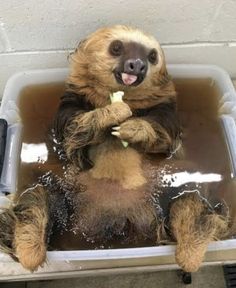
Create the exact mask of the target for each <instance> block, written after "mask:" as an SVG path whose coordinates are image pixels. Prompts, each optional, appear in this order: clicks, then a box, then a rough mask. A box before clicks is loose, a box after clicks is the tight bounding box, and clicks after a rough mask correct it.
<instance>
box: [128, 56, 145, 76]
mask: <svg viewBox="0 0 236 288" xmlns="http://www.w3.org/2000/svg"><path fill="white" fill-rule="evenodd" d="M146 71H147V65H146V64H145V63H144V62H143V61H142V60H141V59H128V60H126V61H125V64H124V72H125V73H127V74H134V75H139V74H142V75H145V73H146Z"/></svg>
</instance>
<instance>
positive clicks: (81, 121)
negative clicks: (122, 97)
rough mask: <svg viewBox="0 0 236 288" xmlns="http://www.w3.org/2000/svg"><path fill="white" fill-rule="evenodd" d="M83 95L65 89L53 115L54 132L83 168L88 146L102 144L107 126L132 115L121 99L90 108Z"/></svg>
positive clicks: (73, 159) (70, 155)
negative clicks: (55, 113) (102, 106)
mask: <svg viewBox="0 0 236 288" xmlns="http://www.w3.org/2000/svg"><path fill="white" fill-rule="evenodd" d="M85 99H86V98H85V97H84V96H80V95H77V94H75V93H72V92H67V93H66V94H65V95H64V96H63V97H62V99H61V103H60V106H59V109H58V112H57V115H56V118H55V125H54V127H55V134H56V138H57V139H58V141H59V142H62V144H63V146H64V149H65V152H66V155H67V157H68V159H70V160H71V161H72V162H75V163H76V164H77V165H79V167H80V168H82V169H83V168H84V161H89V160H88V153H87V148H88V146H89V145H94V144H99V143H102V142H103V141H104V139H105V136H106V135H107V134H106V132H107V128H109V127H111V126H113V125H118V124H120V123H121V122H123V121H124V120H125V119H127V118H128V117H130V116H131V115H132V113H131V110H130V108H129V106H128V105H127V104H125V103H123V102H117V103H113V104H111V105H107V106H106V107H104V108H97V109H94V107H92V105H91V104H89V103H87V102H86V101H85Z"/></svg>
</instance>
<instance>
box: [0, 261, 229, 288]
mask: <svg viewBox="0 0 236 288" xmlns="http://www.w3.org/2000/svg"><path fill="white" fill-rule="evenodd" d="M41 287H42V288H72V287H73V288H181V287H189V288H193V287H194V288H225V287H226V284H225V280H224V276H223V270H222V267H221V266H212V267H204V268H201V269H200V271H199V272H197V273H193V279H192V284H191V285H187V286H186V285H184V284H183V283H182V282H181V278H180V277H179V276H178V275H177V271H162V272H152V273H140V274H122V275H116V276H100V277H90V278H74V279H63V280H51V281H37V282H27V283H26V282H18V283H0V288H41Z"/></svg>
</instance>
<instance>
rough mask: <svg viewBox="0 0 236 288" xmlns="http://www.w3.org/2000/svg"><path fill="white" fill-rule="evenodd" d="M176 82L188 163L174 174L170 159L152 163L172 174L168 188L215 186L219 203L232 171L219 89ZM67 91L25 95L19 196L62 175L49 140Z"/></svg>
mask: <svg viewBox="0 0 236 288" xmlns="http://www.w3.org/2000/svg"><path fill="white" fill-rule="evenodd" d="M175 83H176V89H177V92H178V98H177V99H178V111H179V116H180V119H181V123H182V126H183V131H184V132H183V147H184V152H185V157H184V161H183V162H179V164H178V165H179V166H178V169H179V170H178V169H177V170H176V169H175V170H174V172H173V171H171V169H168V168H166V167H167V166H168V165H169V167H170V166H171V165H172V164H173V160H172V159H163V158H161V159H160V157H158V158H157V159H156V160H154V161H157V163H159V165H161V167H165V169H166V170H168V173H169V174H168V173H166V175H164V178H165V181H166V182H167V183H168V182H170V181H169V180H170V179H171V185H172V186H173V187H175V186H178V185H182V184H184V183H188V182H200V183H205V182H212V183H213V187H215V188H214V189H213V191H212V193H213V194H214V195H216V194H217V198H218V197H221V198H224V197H225V198H227V197H228V194H229V193H228V194H227V193H226V192H225V191H226V190H225V188H224V187H225V185H224V183H226V182H228V181H229V180H230V179H231V171H230V162H229V158H228V153H227V147H226V144H225V141H224V137H223V132H222V129H221V125H220V121H219V118H218V100H219V93H218V90H217V87H216V86H215V85H214V83H212V81H211V80H210V79H201V80H197V79H195V80H191V79H190V80H176V81H175ZM63 91H64V85H63V84H62V83H52V84H50V85H48V84H47V85H35V86H29V87H26V88H25V89H24V90H23V91H22V93H21V96H20V105H19V106H20V113H21V118H22V122H23V125H24V130H23V145H22V151H21V164H20V170H19V180H18V193H21V192H22V191H24V190H25V189H26V188H28V187H31V186H32V185H33V184H34V183H36V182H37V180H38V177H39V176H41V175H43V174H45V173H46V172H48V171H52V172H53V173H55V174H57V175H62V174H63V167H62V163H61V162H60V161H59V160H58V156H57V154H56V152H55V151H54V150H53V145H52V144H51V142H50V141H49V140H48V139H49V135H50V128H51V124H52V119H53V116H54V114H55V112H56V110H57V107H58V103H59V98H60V96H61V95H62V94H63ZM171 163H172V164H171ZM181 163H182V164H181ZM186 163H187V164H186ZM189 163H190V164H189ZM166 165H167V166H166ZM165 169H164V170H165ZM164 170H163V171H164ZM173 173H174V179H175V180H174V181H172V180H173ZM214 183H215V186H214ZM222 187H223V188H222ZM214 197H215V196H214ZM226 200H227V199H226ZM68 241H69V242H70V240H68ZM71 241H72V242H73V239H71ZM55 246H56V245H55ZM59 246H60V245H59ZM118 246H119V245H118ZM140 246H142V245H140ZM59 248H61V247H59ZM75 248H76V247H75V246H74V244H72V245H71V248H68V247H66V245H63V249H75ZM79 248H80V249H81V248H82V247H79ZM83 248H86V247H83Z"/></svg>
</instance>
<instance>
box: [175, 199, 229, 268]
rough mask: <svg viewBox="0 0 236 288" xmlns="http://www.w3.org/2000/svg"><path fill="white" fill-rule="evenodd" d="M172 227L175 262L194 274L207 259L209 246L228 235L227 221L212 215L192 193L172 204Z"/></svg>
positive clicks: (205, 205)
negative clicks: (174, 241)
mask: <svg viewBox="0 0 236 288" xmlns="http://www.w3.org/2000/svg"><path fill="white" fill-rule="evenodd" d="M170 227H171V232H172V235H173V236H174V238H175V239H176V241H177V246H176V254H175V257H176V262H177V263H178V264H179V265H180V266H181V267H182V269H183V270H184V271H186V272H194V271H197V270H198V268H199V267H200V265H201V263H202V261H203V259H204V255H205V252H206V249H207V245H208V244H209V243H210V242H211V241H213V240H217V239H219V238H221V237H223V235H225V234H226V232H227V228H228V221H227V219H226V218H224V217H222V216H221V215H218V214H216V213H215V212H211V211H209V207H208V205H207V204H206V203H205V202H204V201H203V200H202V199H201V198H200V197H199V196H198V195H197V194H196V193H191V194H188V195H184V196H182V197H180V198H179V199H177V200H176V201H175V202H174V203H173V204H172V206H171V209H170Z"/></svg>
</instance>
